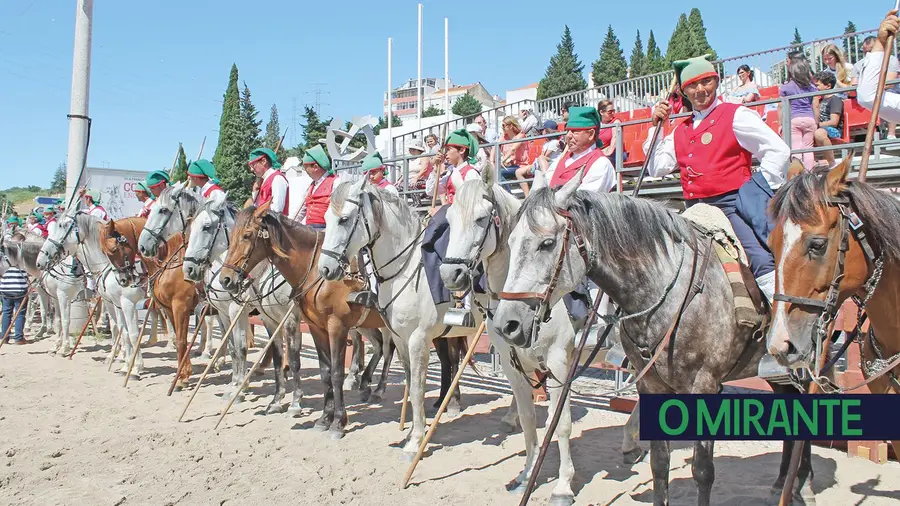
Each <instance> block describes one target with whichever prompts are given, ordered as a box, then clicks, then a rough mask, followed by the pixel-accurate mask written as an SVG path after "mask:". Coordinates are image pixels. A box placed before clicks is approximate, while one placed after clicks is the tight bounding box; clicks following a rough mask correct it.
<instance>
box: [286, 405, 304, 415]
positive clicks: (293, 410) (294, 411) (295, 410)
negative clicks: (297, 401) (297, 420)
mask: <svg viewBox="0 0 900 506" xmlns="http://www.w3.org/2000/svg"><path fill="white" fill-rule="evenodd" d="M302 411H303V408H301V407H300V406H294V405H291V406H290V407H288V408H287V415H288V416H289V417H292V418H293V417H298V416H300V413H301V412H302Z"/></svg>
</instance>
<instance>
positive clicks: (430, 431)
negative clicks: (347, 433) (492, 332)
mask: <svg viewBox="0 0 900 506" xmlns="http://www.w3.org/2000/svg"><path fill="white" fill-rule="evenodd" d="M486 325H487V320H484V321H482V322H481V325H479V326H478V330H477V331H475V335H474V336H472V344H470V345H469V349H468V351H466V358H464V359H463V363H462V367H460V368H459V369H457V371H456V376H454V377H453V382H452V383H450V390H448V391H447V395H445V396H444V401H443V402H441V407H440V408H438V411H437V414H435V415H434V420H432V421H431V427H429V428H428V432H426V433H425V437H424V438H423V439H422V442H421V443H420V444H419V451H417V452H416V457H415V458H414V459H413V461H412V463H411V464H410V465H409V469H407V470H406V476H404V477H403V485H401V486H400V489H401V490H403V489H405V488H406V487H407V486H408V485H409V479H410V478H412V474H413V472H414V471H415V470H416V466H417V465H419V461H420V460H422V455H424V454H425V447H426V446H428V442H429V441H431V436H433V435H434V431H435V430H436V429H437V426H438V423H440V421H441V415H443V414H444V410H446V409H447V405H448V404H450V399H451V398H452V397H453V392H455V391H456V387H457V386H458V385H459V380H460V379H461V378H462V375H463V372H464V371H465V370H466V364H468V363H469V361H470V360H472V355H473V354H474V353H475V347H476V346H477V345H478V340H479V339H481V336H482V335H483V334H484V330H485V326H486ZM404 407H405V406H404Z"/></svg>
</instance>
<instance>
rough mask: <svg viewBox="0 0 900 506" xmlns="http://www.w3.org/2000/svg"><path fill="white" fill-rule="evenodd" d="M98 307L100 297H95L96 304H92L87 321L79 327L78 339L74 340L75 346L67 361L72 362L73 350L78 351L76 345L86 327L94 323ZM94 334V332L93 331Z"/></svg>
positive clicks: (79, 341)
mask: <svg viewBox="0 0 900 506" xmlns="http://www.w3.org/2000/svg"><path fill="white" fill-rule="evenodd" d="M99 307H100V297H97V302H96V303H94V307H93V309H91V312H90V314H88V319H87V321H86V322H84V325H82V326H81V332H79V333H78V339H76V340H75V346H73V347H72V352H71V353H69V360H72V357H73V356H74V355H75V350H77V349H78V344H79V343H81V338H82V337H84V333H85V331H87V328H88V325H90V324H91V322H93V321H94V313H95V312H96V311H97V308H99ZM94 332H96V330H95V331H94Z"/></svg>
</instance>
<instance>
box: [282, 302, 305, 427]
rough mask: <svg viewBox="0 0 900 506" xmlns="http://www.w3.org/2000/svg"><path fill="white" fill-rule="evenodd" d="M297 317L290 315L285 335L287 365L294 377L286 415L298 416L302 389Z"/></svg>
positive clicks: (301, 337)
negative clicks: (292, 392)
mask: <svg viewBox="0 0 900 506" xmlns="http://www.w3.org/2000/svg"><path fill="white" fill-rule="evenodd" d="M299 323H300V322H299V319H298V318H297V317H296V316H294V315H291V316H290V317H289V318H288V323H287V324H286V325H285V335H286V336H287V338H288V365H289V366H290V368H291V377H292V378H293V379H294V395H293V397H292V398H291V405H290V406H289V407H288V415H290V416H298V415H299V414H300V411H301V408H302V405H301V403H302V401H303V389H302V388H301V386H300V350H301V348H302V347H303V334H302V333H301V332H300V331H299V329H298V327H299Z"/></svg>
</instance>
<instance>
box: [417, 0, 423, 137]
mask: <svg viewBox="0 0 900 506" xmlns="http://www.w3.org/2000/svg"><path fill="white" fill-rule="evenodd" d="M418 49H419V61H418V64H417V66H416V117H417V119H418V127H416V128H417V129H418V130H422V4H419V48H418Z"/></svg>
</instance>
